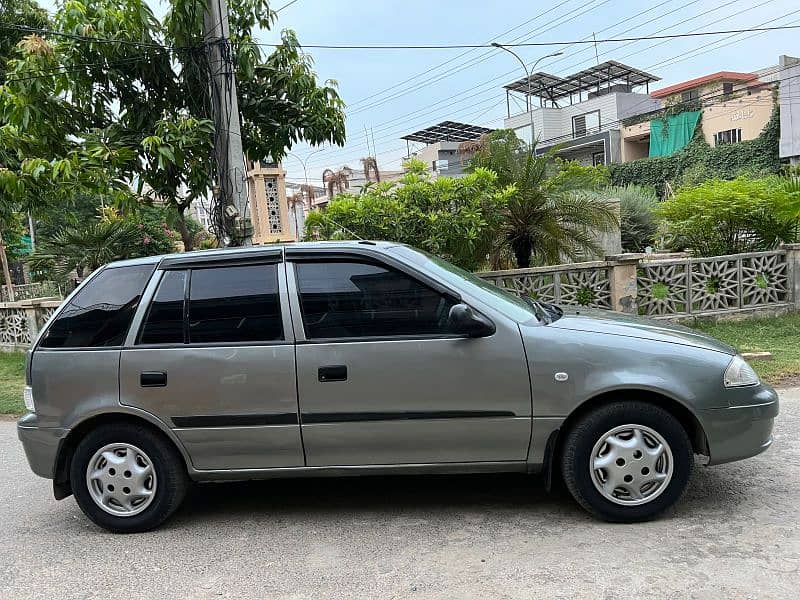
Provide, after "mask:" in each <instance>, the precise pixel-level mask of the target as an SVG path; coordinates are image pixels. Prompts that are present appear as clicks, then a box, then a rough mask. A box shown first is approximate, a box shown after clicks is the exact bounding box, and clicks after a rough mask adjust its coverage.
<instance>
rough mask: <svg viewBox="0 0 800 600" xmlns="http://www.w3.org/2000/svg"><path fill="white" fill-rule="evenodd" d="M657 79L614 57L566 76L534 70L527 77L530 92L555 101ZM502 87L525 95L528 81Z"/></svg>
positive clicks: (646, 82) (523, 79) (637, 84)
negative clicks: (618, 85)
mask: <svg viewBox="0 0 800 600" xmlns="http://www.w3.org/2000/svg"><path fill="white" fill-rule="evenodd" d="M660 79H661V78H660V77H656V76H655V75H651V74H650V73H647V72H646V71H642V70H640V69H635V68H633V67H629V66H628V65H624V64H622V63H619V62H617V61H615V60H609V61H606V62H604V63H601V64H599V65H596V66H594V67H589V68H588V69H584V70H583V71H578V72H577V73H573V74H572V75H567V76H566V77H558V76H557V75H550V74H549V73H542V72H539V73H534V74H532V75H531V77H530V80H531V81H530V95H531V96H538V97H541V98H545V99H547V100H551V101H553V102H555V101H556V100H558V99H559V98H567V97H569V96H571V95H572V94H578V93H580V92H583V91H586V92H592V91H596V90H599V89H602V88H603V87H611V86H612V85H617V84H625V85H628V86H631V87H633V86H639V85H645V84H649V83H650V82H651V81H659V80H660ZM503 87H505V89H506V90H508V91H511V92H520V93H522V94H526V95H527V94H528V89H529V88H528V80H527V78H525V77H523V78H522V79H520V80H518V81H515V82H513V83H509V84H508V85H506V86H503Z"/></svg>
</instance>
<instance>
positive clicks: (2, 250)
mask: <svg viewBox="0 0 800 600" xmlns="http://www.w3.org/2000/svg"><path fill="white" fill-rule="evenodd" d="M0 261H2V263H3V279H4V280H5V284H6V290H8V300H9V302H14V300H15V298H14V282H13V281H11V271H10V270H9V268H8V256H7V255H6V245H5V242H3V234H2V232H0Z"/></svg>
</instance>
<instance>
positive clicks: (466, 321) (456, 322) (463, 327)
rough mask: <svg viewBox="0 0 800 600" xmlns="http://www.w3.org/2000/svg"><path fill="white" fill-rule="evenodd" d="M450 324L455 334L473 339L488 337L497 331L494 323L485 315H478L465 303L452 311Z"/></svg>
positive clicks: (457, 305) (449, 318)
mask: <svg viewBox="0 0 800 600" xmlns="http://www.w3.org/2000/svg"><path fill="white" fill-rule="evenodd" d="M448 323H449V324H450V330H451V331H452V332H453V333H460V334H463V335H467V336H469V337H473V338H477V337H487V336H490V335H492V334H493V333H494V332H495V331H496V329H495V326H494V323H492V322H491V321H490V320H489V319H487V318H486V317H484V316H483V315H479V314H476V313H475V311H473V310H472V309H471V308H470V307H469V306H467V305H466V304H463V303H461V304H456V305H455V306H453V307H452V308H451V309H450V314H449V316H448Z"/></svg>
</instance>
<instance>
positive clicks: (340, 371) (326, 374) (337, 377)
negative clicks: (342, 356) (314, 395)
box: [317, 365, 347, 383]
mask: <svg viewBox="0 0 800 600" xmlns="http://www.w3.org/2000/svg"><path fill="white" fill-rule="evenodd" d="M317 374H318V376H319V380H320V381H321V382H323V383H327V382H329V381H347V367H346V366H345V365H326V366H324V367H320V368H319V371H318V372H317Z"/></svg>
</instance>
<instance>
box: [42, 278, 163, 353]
mask: <svg viewBox="0 0 800 600" xmlns="http://www.w3.org/2000/svg"><path fill="white" fill-rule="evenodd" d="M154 268H155V266H154V265H135V266H130V267H114V268H110V269H104V270H103V271H101V272H100V273H98V274H97V275H96V276H95V277H93V278H92V279H91V281H89V283H87V284H86V287H84V288H83V289H82V290H81V291H80V292H78V294H77V295H76V296H75V297H74V298H73V299H72V300H70V302H69V304H68V305H67V306H66V307H65V308H64V310H63V311H61V314H59V315H58V318H56V320H55V321H54V322H53V323H52V325H50V327H49V328H48V330H47V333H46V334H45V336H44V338H43V339H42V341H41V346H42V347H43V348H99V347H109V346H121V345H122V344H123V343H124V342H125V334H127V332H128V327H130V324H131V319H133V314H134V313H135V312H136V307H137V306H138V305H139V299H140V298H141V296H142V291H143V290H144V286H145V285H146V284H147V280H148V279H150V275H151V274H152V272H153V269H154Z"/></svg>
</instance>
